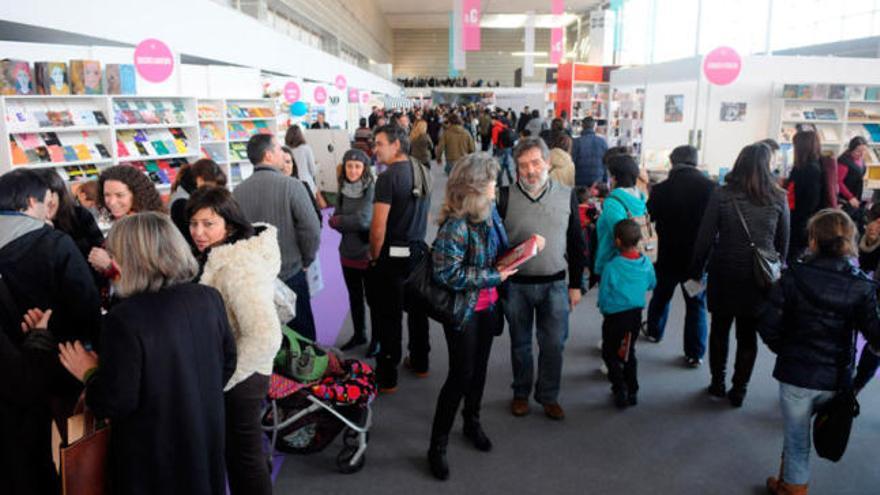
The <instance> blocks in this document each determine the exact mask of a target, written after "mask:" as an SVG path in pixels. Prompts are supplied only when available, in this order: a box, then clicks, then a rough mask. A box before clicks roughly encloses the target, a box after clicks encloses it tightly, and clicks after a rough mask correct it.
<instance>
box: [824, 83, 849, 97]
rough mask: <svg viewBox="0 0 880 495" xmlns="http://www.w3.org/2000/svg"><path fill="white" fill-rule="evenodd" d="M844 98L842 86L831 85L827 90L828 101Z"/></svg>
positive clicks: (844, 88)
mask: <svg viewBox="0 0 880 495" xmlns="http://www.w3.org/2000/svg"><path fill="white" fill-rule="evenodd" d="M844 98H846V86H844V85H843V84H832V85H831V87H830V88H829V89H828V99H829V100H842V99H844Z"/></svg>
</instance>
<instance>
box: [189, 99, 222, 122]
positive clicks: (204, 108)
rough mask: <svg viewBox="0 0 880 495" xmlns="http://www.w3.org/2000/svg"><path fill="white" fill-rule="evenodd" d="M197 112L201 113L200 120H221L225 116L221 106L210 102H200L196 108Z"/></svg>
mask: <svg viewBox="0 0 880 495" xmlns="http://www.w3.org/2000/svg"><path fill="white" fill-rule="evenodd" d="M196 113H198V114H199V119H200V120H207V119H216V120H221V119H222V118H223V110H222V109H221V108H220V107H218V106H216V105H211V104H209V103H200V104H199V106H198V107H197V108H196Z"/></svg>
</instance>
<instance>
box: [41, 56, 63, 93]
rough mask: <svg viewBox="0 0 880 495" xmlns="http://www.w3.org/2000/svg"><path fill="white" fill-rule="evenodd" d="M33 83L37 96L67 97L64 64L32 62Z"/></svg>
mask: <svg viewBox="0 0 880 495" xmlns="http://www.w3.org/2000/svg"><path fill="white" fill-rule="evenodd" d="M34 73H35V74H34V83H35V86H36V88H35V89H36V91H37V94H41V95H69V94H70V83H69V82H68V80H67V64H66V63H65V62H34Z"/></svg>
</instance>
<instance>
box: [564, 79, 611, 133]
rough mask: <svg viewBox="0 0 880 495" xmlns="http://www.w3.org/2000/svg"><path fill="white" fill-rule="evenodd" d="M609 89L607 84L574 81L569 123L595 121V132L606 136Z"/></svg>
mask: <svg viewBox="0 0 880 495" xmlns="http://www.w3.org/2000/svg"><path fill="white" fill-rule="evenodd" d="M610 94H611V87H610V86H609V85H608V83H599V82H586V81H575V82H574V86H573V87H572V90H571V108H572V111H571V121H572V122H580V121H581V120H583V119H584V117H588V116H589V117H593V119H595V120H596V124H597V126H596V132H597V133H599V134H607V129H608V111H609V108H608V106H609V101H610V99H611V98H610Z"/></svg>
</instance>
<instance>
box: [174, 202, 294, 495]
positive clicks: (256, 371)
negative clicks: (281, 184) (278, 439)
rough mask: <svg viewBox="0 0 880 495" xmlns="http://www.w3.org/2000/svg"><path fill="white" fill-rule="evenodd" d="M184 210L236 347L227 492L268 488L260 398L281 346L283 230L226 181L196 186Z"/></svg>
mask: <svg viewBox="0 0 880 495" xmlns="http://www.w3.org/2000/svg"><path fill="white" fill-rule="evenodd" d="M186 214H187V218H188V219H189V231H190V235H191V236H192V243H193V247H194V250H195V251H196V258H197V259H198V260H199V263H200V266H201V268H202V271H201V276H200V280H199V281H200V283H202V284H205V285H208V286H211V287H213V288H215V289H217V290H218V291H220V294H221V296H223V302H224V303H225V305H226V314H227V315H228V317H229V324H230V325H231V327H232V333H233V335H234V336H235V344H236V348H237V349H238V361H237V364H236V367H235V373H233V375H232V378H230V379H229V382H228V383H227V384H226V387H225V388H224V391H225V402H226V471H227V476H228V478H229V488H230V492H231V493H232V494H233V495H238V494H248V495H254V494H256V495H262V494H271V493H272V481H271V478H270V473H269V465H268V463H267V460H266V455H265V454H264V453H263V445H262V430H261V429H260V402H261V401H262V400H263V399H264V398H265V397H266V394H267V393H268V391H269V376H270V375H271V373H272V361H273V360H274V358H275V354H276V353H277V352H278V348H279V347H280V346H281V322H280V321H279V319H278V315H277V312H276V310H275V304H274V302H273V295H274V285H273V283H274V280H275V279H276V278H277V277H278V272H279V270H280V269H281V251H280V248H279V247H278V233H277V230H276V229H275V227H273V226H271V225H267V224H255V225H253V226H252V225H251V224H250V223H248V221H247V219H246V218H245V217H244V214H243V213H242V212H241V209H240V208H239V206H238V203H237V202H236V201H235V198H234V197H233V196H232V194H231V193H230V192H229V191H228V190H227V189H225V188H222V187H204V188H201V189H199V190H197V191H196V192H195V193H193V195H192V196H191V197H190V199H189V201H187V205H186Z"/></svg>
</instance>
